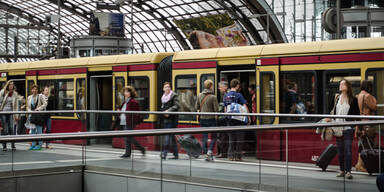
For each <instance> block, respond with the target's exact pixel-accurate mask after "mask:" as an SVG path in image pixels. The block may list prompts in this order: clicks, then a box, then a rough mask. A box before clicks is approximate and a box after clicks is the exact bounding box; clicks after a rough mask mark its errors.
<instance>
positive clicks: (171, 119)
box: [160, 82, 180, 159]
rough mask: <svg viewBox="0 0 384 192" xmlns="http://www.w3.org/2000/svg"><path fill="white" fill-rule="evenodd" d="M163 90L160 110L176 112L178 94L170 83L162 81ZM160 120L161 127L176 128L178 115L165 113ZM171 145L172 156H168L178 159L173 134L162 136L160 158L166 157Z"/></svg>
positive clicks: (177, 108)
mask: <svg viewBox="0 0 384 192" xmlns="http://www.w3.org/2000/svg"><path fill="white" fill-rule="evenodd" d="M163 91H164V94H163V96H162V97H161V111H164V112H177V111H178V110H179V107H180V106H179V99H178V95H177V94H176V93H175V92H173V91H172V89H171V83H169V82H164V84H163ZM162 121H163V128H167V129H170V128H176V127H177V121H178V116H177V115H169V114H165V115H164V116H163V118H162ZM171 146H172V148H173V158H170V159H179V151H178V147H177V143H176V139H175V136H174V135H166V136H164V141H163V150H162V152H161V155H160V157H161V158H162V159H166V158H167V154H168V151H169V148H170V147H171Z"/></svg>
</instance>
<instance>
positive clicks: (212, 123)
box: [200, 119, 217, 154]
mask: <svg viewBox="0 0 384 192" xmlns="http://www.w3.org/2000/svg"><path fill="white" fill-rule="evenodd" d="M200 126H201V127H216V119H201V120H200ZM211 138H212V140H211V143H210V144H209V148H208V149H207V145H208V133H203V154H207V152H208V150H210V151H213V148H214V147H215V144H216V140H217V134H216V133H211Z"/></svg>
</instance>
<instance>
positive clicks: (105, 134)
mask: <svg viewBox="0 0 384 192" xmlns="http://www.w3.org/2000/svg"><path fill="white" fill-rule="evenodd" d="M378 124H384V120H373V121H347V122H338V123H296V124H279V125H246V126H233V127H208V128H207V127H197V128H180V129H145V130H125V131H99V132H76V133H55V134H38V135H16V136H15V135H13V136H0V143H2V142H24V141H34V140H44V141H45V140H57V139H60V140H68V139H95V138H111V137H127V136H131V137H134V136H159V135H170V134H172V135H179V134H200V133H213V132H234V131H264V130H283V129H313V128H325V127H341V126H359V125H378Z"/></svg>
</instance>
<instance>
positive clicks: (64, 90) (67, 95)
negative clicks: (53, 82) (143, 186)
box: [57, 79, 74, 116]
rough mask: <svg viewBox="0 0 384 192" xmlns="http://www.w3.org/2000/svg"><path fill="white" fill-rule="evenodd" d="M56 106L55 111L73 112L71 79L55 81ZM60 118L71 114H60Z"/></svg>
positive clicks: (72, 84) (72, 85)
mask: <svg viewBox="0 0 384 192" xmlns="http://www.w3.org/2000/svg"><path fill="white" fill-rule="evenodd" d="M57 89H58V92H57V93H58V94H57V95H58V97H57V99H58V102H57V104H58V106H57V110H74V83H73V79H59V80H57ZM61 115H62V116H73V114H68V113H65V114H61Z"/></svg>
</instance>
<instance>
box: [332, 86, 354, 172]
mask: <svg viewBox="0 0 384 192" xmlns="http://www.w3.org/2000/svg"><path fill="white" fill-rule="evenodd" d="M339 91H340V93H339V94H336V95H335V97H334V102H333V106H332V108H331V109H332V110H331V114H333V115H359V114H360V110H359V106H358V101H357V98H356V97H355V96H353V94H352V84H351V83H350V82H349V81H348V80H346V79H343V80H341V81H340V85H339ZM327 121H328V122H330V121H331V120H330V119H327ZM335 121H336V122H345V121H353V119H341V118H336V120H335ZM341 131H342V136H339V137H336V146H337V152H338V156H339V166H340V172H339V173H338V174H337V175H336V177H345V178H347V179H352V178H353V176H352V174H351V168H352V141H353V135H354V134H353V131H354V130H353V129H352V127H350V126H346V127H343V128H342V129H341Z"/></svg>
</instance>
